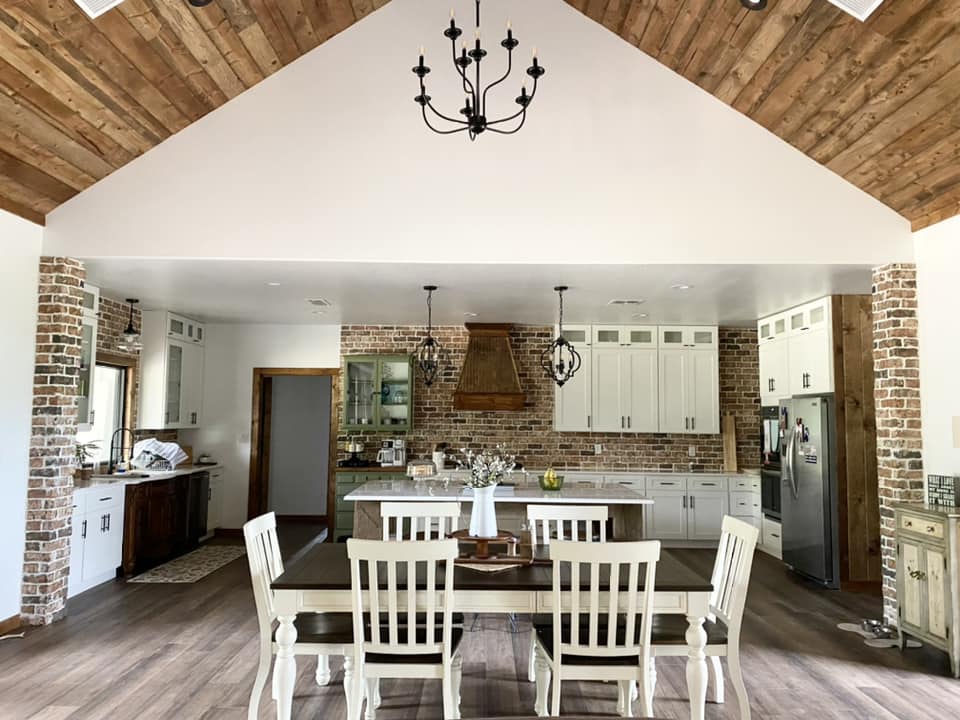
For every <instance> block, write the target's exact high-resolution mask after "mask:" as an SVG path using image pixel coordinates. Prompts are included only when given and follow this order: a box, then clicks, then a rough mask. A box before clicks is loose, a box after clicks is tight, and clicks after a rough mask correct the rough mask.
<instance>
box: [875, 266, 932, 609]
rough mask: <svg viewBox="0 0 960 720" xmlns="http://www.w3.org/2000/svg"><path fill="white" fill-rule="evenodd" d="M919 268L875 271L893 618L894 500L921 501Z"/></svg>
mask: <svg viewBox="0 0 960 720" xmlns="http://www.w3.org/2000/svg"><path fill="white" fill-rule="evenodd" d="M917 327H918V324H917V271H916V266H915V265H912V264H890V265H883V266H881V267H878V268H875V269H874V271H873V364H874V373H875V384H874V400H875V404H876V412H877V476H878V484H879V493H880V535H881V539H880V541H881V553H882V557H883V607H884V617H885V618H886V620H887V621H888V622H896V618H897V586H896V564H897V553H896V544H895V541H894V513H893V509H892V507H891V504H892V503H894V502H922V501H923V459H922V449H923V446H922V441H921V435H920V363H919V358H918V348H919V343H918V337H917Z"/></svg>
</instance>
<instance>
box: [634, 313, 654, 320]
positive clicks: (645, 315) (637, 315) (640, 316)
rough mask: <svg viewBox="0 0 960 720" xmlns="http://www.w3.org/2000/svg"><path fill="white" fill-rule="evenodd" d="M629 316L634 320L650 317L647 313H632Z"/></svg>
mask: <svg viewBox="0 0 960 720" xmlns="http://www.w3.org/2000/svg"><path fill="white" fill-rule="evenodd" d="M630 317H632V318H633V319H634V320H643V318H647V317H650V315H649V314H648V313H634V314H633V315H631V316H630Z"/></svg>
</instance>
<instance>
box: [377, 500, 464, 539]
mask: <svg viewBox="0 0 960 720" xmlns="http://www.w3.org/2000/svg"><path fill="white" fill-rule="evenodd" d="M380 524H381V526H382V527H383V539H384V540H421V539H422V540H430V539H431V538H432V537H433V538H436V539H437V540H442V539H444V538H445V537H447V535H448V534H449V533H452V532H453V531H455V530H456V529H457V526H458V525H459V524H460V503H458V502H422V503H418V502H383V503H380ZM404 526H406V528H405V527H404ZM405 529H406V532H404V530H405ZM419 533H422V536H418V534H419ZM405 535H406V537H404V536H405Z"/></svg>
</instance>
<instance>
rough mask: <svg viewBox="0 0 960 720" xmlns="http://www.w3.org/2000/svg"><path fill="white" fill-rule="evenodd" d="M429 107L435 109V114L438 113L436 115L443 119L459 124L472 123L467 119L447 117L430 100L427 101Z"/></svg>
mask: <svg viewBox="0 0 960 720" xmlns="http://www.w3.org/2000/svg"><path fill="white" fill-rule="evenodd" d="M427 107H428V108H430V109H431V110H433V113H434V115H436V116H437V117H439V118H443V119H444V120H446V121H447V122H452V123H456V124H457V125H469V124H470V123H469V122H467V121H466V120H458V119H457V118H452V117H447V116H446V115H444V114H443V113H442V112H440V111H439V110H437V109H436V108H435V107H434V106H433V103H432V102H428V103H427Z"/></svg>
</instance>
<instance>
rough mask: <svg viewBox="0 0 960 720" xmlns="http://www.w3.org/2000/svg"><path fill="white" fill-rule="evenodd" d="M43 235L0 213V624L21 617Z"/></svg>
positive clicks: (36, 226) (25, 224)
mask: <svg viewBox="0 0 960 720" xmlns="http://www.w3.org/2000/svg"><path fill="white" fill-rule="evenodd" d="M42 232H43V228H42V227H40V226H39V225H34V224H33V223H30V222H27V221H26V220H21V219H20V218H18V217H15V216H13V215H11V214H10V213H7V212H5V211H3V210H0V262H2V264H3V281H2V282H0V308H3V310H2V312H0V337H2V338H3V352H2V353H0V377H2V378H3V391H2V392H0V620H6V619H7V618H9V617H12V616H14V615H19V614H20V586H21V583H22V581H23V543H24V534H25V522H26V507H27V472H28V463H29V452H30V412H31V408H32V403H33V366H34V360H35V358H36V335H37V280H38V273H39V261H40V242H41V236H42Z"/></svg>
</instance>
